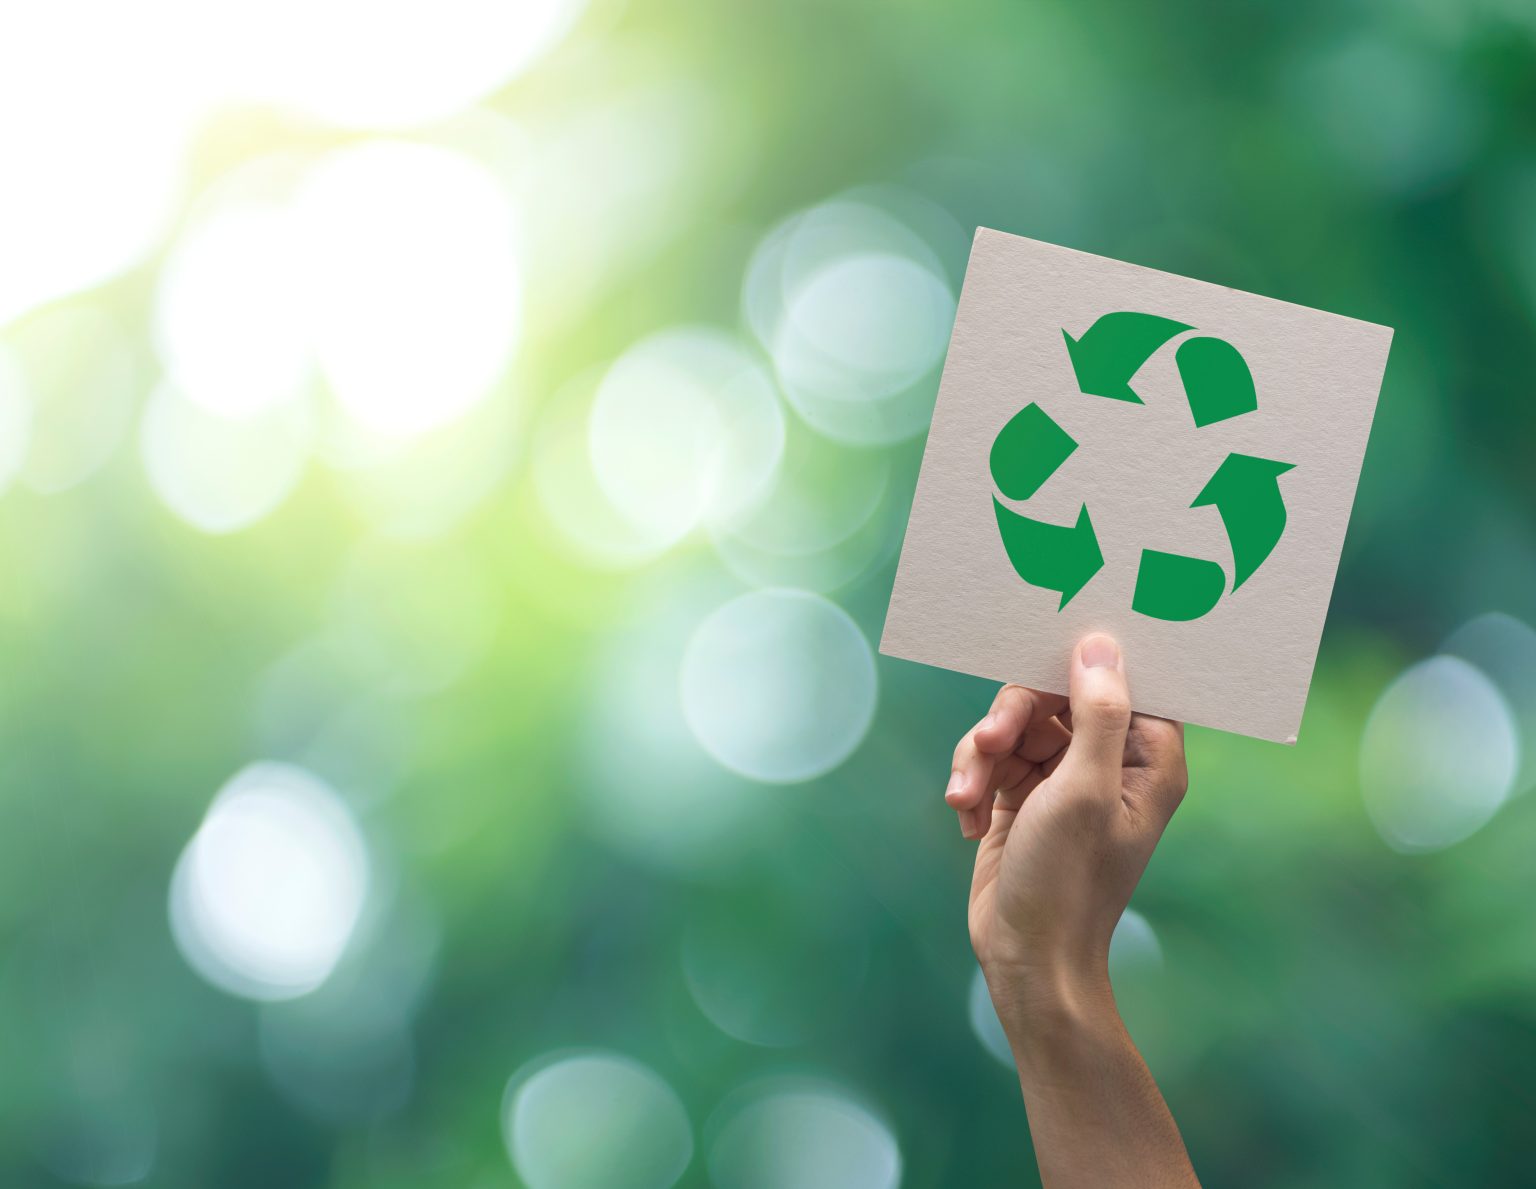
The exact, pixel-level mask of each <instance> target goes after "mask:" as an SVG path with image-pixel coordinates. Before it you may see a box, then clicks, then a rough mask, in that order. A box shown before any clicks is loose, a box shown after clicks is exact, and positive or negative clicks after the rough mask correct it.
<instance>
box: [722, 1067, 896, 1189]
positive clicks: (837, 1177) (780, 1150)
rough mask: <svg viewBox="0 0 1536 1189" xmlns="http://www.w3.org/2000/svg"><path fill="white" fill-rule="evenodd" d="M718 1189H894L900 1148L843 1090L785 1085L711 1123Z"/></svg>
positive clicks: (738, 1100)
mask: <svg viewBox="0 0 1536 1189" xmlns="http://www.w3.org/2000/svg"><path fill="white" fill-rule="evenodd" d="M710 1129H711V1131H712V1132H713V1138H712V1140H711V1142H710V1145H709V1175H710V1184H711V1185H713V1186H715V1187H716V1189H808V1187H810V1186H827V1187H828V1189H831V1187H832V1186H836V1187H837V1189H896V1186H898V1185H899V1184H900V1183H901V1172H902V1159H901V1149H900V1146H899V1145H898V1144H897V1141H896V1137H895V1135H894V1134H892V1132H891V1129H890V1128H889V1127H888V1126H887V1125H886V1124H885V1123H884V1122H883V1121H882V1120H881V1119H879V1118H878V1117H877V1116H876V1115H875V1114H874V1112H873V1111H871V1110H870V1109H869V1108H868V1107H866V1106H864V1105H863V1104H861V1103H860V1102H858V1101H857V1100H856V1099H855V1097H854V1096H853V1095H851V1094H849V1093H847V1092H846V1091H844V1090H842V1089H841V1088H840V1087H838V1086H835V1085H833V1084H831V1083H828V1082H823V1081H819V1080H809V1079H806V1080H801V1079H795V1080H786V1081H783V1082H768V1083H764V1084H762V1085H760V1086H755V1087H749V1088H748V1089H747V1090H746V1091H745V1092H743V1093H739V1094H738V1095H736V1096H735V1101H731V1102H728V1103H727V1104H726V1105H725V1106H724V1107H722V1108H721V1111H720V1118H719V1119H718V1122H717V1121H716V1120H711V1128H710Z"/></svg>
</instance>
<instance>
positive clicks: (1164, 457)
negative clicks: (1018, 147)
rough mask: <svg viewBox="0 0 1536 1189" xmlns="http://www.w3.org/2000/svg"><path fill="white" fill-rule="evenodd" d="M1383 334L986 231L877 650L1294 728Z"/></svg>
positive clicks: (1148, 708) (1255, 730)
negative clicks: (1103, 645) (1122, 690)
mask: <svg viewBox="0 0 1536 1189" xmlns="http://www.w3.org/2000/svg"><path fill="white" fill-rule="evenodd" d="M1391 340H1392V332H1391V330H1389V329H1387V328H1386V327H1383V326H1375V325H1372V324H1371V323H1368V322H1359V321H1356V320H1354V319H1352V318H1344V317H1340V316H1338V315H1336V314H1328V313H1323V312H1321V311H1318V310H1311V309H1306V308H1305V307H1303V306H1296V305H1290V304H1288V303H1286V302H1282V301H1274V300H1272V299H1270V298H1267V297H1258V296H1255V295H1254V294H1251V293H1242V292H1239V291H1237V290H1235V289H1226V288H1223V287H1222V286H1219V285H1211V284H1207V283H1205V282H1203V281H1194V280H1190V279H1188V278H1187V277H1177V276H1172V275H1170V274H1168V273H1162V272H1156V271H1154V270H1153V269H1149V268H1140V267H1138V266H1136V265H1133V264H1124V263H1122V262H1120V261H1118V260H1107V259H1104V258H1103V257H1099V256H1090V255H1087V254H1085V253H1082V252H1074V251H1071V250H1070V249H1067V248H1060V247H1056V246H1054V245H1052V244H1045V243H1039V242H1037V241H1035V240H1029V239H1023V238H1020V237H1018V236H1014V235H1006V234H1004V233H1002V232H998V231H990V230H987V229H985V228H983V229H981V230H979V231H978V232H977V233H976V241H975V244H974V245H973V246H972V249H971V259H970V264H969V266H968V268H967V270H966V275H965V286H964V289H963V290H962V292H961V295H960V306H959V310H958V312H957V313H956V317H955V329H954V334H953V337H952V338H951V339H950V345H949V356H948V358H947V360H946V362H945V365H944V377H943V380H942V381H941V382H940V385H939V396H938V404H937V407H936V408H935V409H934V414H933V425H932V428H931V430H930V432H929V435H928V444H927V448H926V450H925V451H924V454H923V466H922V472H921V474H920V476H919V478H918V484H917V495H916V499H915V501H914V502H913V506H912V517H911V520H910V522H909V524H908V526H907V536H906V541H905V543H904V544H903V546H902V552H901V562H900V565H899V567H898V569H897V573H896V585H895V589H894V590H893V591H892V593H891V605H890V610H889V612H888V614H887V616H886V621H885V635H884V638H883V639H882V641H881V645H880V649H881V651H882V652H885V653H888V654H889V655H891V656H898V657H905V658H907V659H908V660H915V661H921V662H923V663H925V664H930V665H938V666H941V667H943V668H946V669H957V670H960V671H961V672H965V673H974V674H977V675H979V676H982V677H988V678H992V679H994V680H997V681H1013V682H1018V683H1019V684H1021V685H1027V686H1030V687H1033V688H1036V689H1044V690H1051V691H1055V692H1063V691H1065V690H1066V688H1067V665H1068V661H1069V659H1070V657H1071V652H1072V648H1073V645H1074V644H1075V643H1076V641H1077V640H1078V639H1080V638H1081V637H1082V636H1084V635H1086V634H1087V633H1089V632H1092V631H1105V632H1109V633H1110V634H1112V635H1113V636H1115V637H1116V638H1117V639H1118V640H1119V641H1120V645H1121V648H1122V649H1123V650H1124V654H1125V663H1126V672H1127V675H1128V677H1129V681H1130V687H1131V699H1132V702H1133V704H1134V706H1135V708H1136V709H1137V710H1139V711H1142V712H1144V713H1148V714H1156V715H1160V716H1162V717H1165V718H1174V719H1180V720H1183V721H1187V722H1192V723H1199V724H1202V725H1205V726H1211V727H1219V728H1221V729H1222V730H1228V731H1236V732H1239V733H1241V734H1244V735H1255V736H1258V737H1259V738H1263V739H1273V740H1276V741H1280V742H1285V743H1294V742H1295V741H1296V733H1297V729H1298V727H1299V725H1300V722H1301V714H1302V709H1303V708H1304V706H1305V705H1306V700H1307V687H1308V685H1309V684H1310V683H1311V680H1312V668H1313V664H1314V662H1315V661H1316V658H1317V648H1318V641H1319V639H1320V638H1321V636H1322V630H1323V620H1324V618H1325V617H1326V615H1327V611H1328V601H1329V597H1330V595H1331V593H1332V590H1333V581H1334V576H1335V573H1336V571H1337V569H1338V563H1339V550H1340V548H1341V547H1342V545H1343V543H1344V531H1345V528H1346V527H1347V525H1348V523H1349V511H1350V506H1351V504H1352V503H1353V501H1354V494H1355V485H1356V482H1357V481H1358V479H1359V475H1360V464H1361V460H1362V459H1363V457H1364V455H1365V444H1366V438H1367V436H1368V434H1369V432H1370V427H1371V417H1372V414H1373V413H1374V411H1375V407H1376V396H1377V392H1378V391H1379V389H1380V387H1381V378H1382V372H1383V370H1384V369H1385V367H1386V362H1387V350H1388V347H1389V346H1390V344H1391Z"/></svg>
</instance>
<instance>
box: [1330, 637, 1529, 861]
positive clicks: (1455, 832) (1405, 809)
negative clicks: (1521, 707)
mask: <svg viewBox="0 0 1536 1189" xmlns="http://www.w3.org/2000/svg"><path fill="white" fill-rule="evenodd" d="M1519 762H1520V744H1519V735H1518V732H1517V729H1516V726H1515V722H1514V718H1513V716H1512V715H1511V713H1510V710H1509V705H1508V703H1507V702H1506V701H1505V700H1504V697H1503V695H1502V694H1501V693H1500V692H1499V689H1498V687H1497V686H1495V685H1494V684H1493V682H1492V681H1490V680H1489V679H1488V677H1487V675H1486V674H1484V673H1483V671H1482V670H1481V669H1478V668H1476V667H1475V666H1473V665H1470V664H1468V663H1467V662H1466V661H1464V660H1461V659H1460V658H1458V657H1452V656H1435V657H1431V658H1430V659H1428V660H1425V661H1420V662H1419V663H1418V664H1416V665H1412V666H1410V667H1409V668H1408V670H1407V671H1406V672H1404V673H1403V674H1402V675H1401V676H1399V677H1398V678H1397V680H1396V681H1394V682H1393V683H1392V684H1391V685H1390V686H1388V687H1387V689H1386V690H1385V692H1383V693H1382V695H1381V697H1380V698H1379V699H1377V702H1376V705H1375V706H1374V707H1373V708H1372V710H1371V714H1370V718H1369V719H1367V720H1366V724H1365V732H1364V734H1363V735H1362V737H1361V739H1360V789H1361V793H1362V795H1363V796H1364V798H1365V808H1366V811H1367V812H1368V813H1369V814H1370V817H1371V821H1372V823H1373V824H1374V825H1375V826H1376V830H1377V832H1378V833H1379V834H1380V835H1381V837H1382V840H1383V841H1385V842H1386V844H1387V845H1388V846H1390V847H1392V848H1393V849H1394V850H1399V851H1404V852H1407V853H1413V852H1420V851H1433V850H1440V849H1442V848H1444V847H1447V846H1450V845H1452V844H1453V843H1457V842H1460V841H1461V840H1462V839H1464V838H1467V837H1468V836H1470V835H1471V834H1474V833H1476V832H1477V831H1478V830H1480V829H1481V828H1482V827H1483V826H1484V825H1486V824H1487V822H1488V820H1489V819H1490V818H1492V817H1493V815H1494V814H1495V813H1496V812H1497V811H1498V809H1499V806H1500V805H1502V804H1503V803H1504V801H1505V799H1506V798H1507V797H1508V796H1509V792H1510V788H1511V786H1512V785H1513V783H1514V779H1515V773H1516V771H1517V769H1518V767H1519Z"/></svg>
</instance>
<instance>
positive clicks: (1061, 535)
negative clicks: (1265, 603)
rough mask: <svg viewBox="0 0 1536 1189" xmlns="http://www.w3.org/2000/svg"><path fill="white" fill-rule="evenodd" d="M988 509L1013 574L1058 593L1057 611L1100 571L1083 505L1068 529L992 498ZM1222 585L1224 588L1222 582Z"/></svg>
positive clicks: (1101, 557) (1100, 556)
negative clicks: (1012, 508)
mask: <svg viewBox="0 0 1536 1189" xmlns="http://www.w3.org/2000/svg"><path fill="white" fill-rule="evenodd" d="M992 507H993V508H994V510H995V511H996V512H997V531H998V532H999V533H1001V534H1002V538H1003V549H1004V550H1005V551H1006V552H1007V554H1008V560H1009V561H1011V562H1012V563H1013V568H1014V570H1015V571H1016V572H1017V573H1018V575H1019V577H1020V578H1022V579H1024V581H1025V582H1028V583H1029V584H1030V585H1031V586H1043V587H1044V588H1045V589H1046V590H1054V591H1059V592H1060V594H1061V603H1060V605H1059V606H1058V607H1057V608H1056V609H1057V610H1058V611H1060V610H1061V608H1062V607H1065V606H1066V605H1067V604H1068V603H1070V602H1071V601H1072V596H1073V595H1075V594H1077V592H1078V591H1080V590H1082V589H1083V587H1084V586H1086V585H1088V579H1090V578H1092V577H1093V576H1094V575H1095V574H1097V573H1098V572H1099V570H1100V569H1101V568H1102V567H1103V565H1104V555H1103V554H1102V553H1100V552H1099V539H1098V537H1096V536H1095V535H1094V532H1093V521H1091V520H1089V519H1088V505H1087V504H1084V505H1083V508H1082V511H1080V512H1079V513H1078V514H1077V523H1076V524H1075V525H1073V526H1072V527H1071V528H1067V527H1066V526H1064V525H1060V524H1047V523H1046V522H1045V521H1043V520H1031V519H1030V518H1029V517H1028V516H1020V515H1019V514H1018V513H1017V512H1013V511H1010V510H1009V509H1007V508H1005V507H1003V505H1002V502H1001V501H1000V500H998V499H996V498H994V499H993V500H992ZM1222 581H1223V584H1225V581H1226V580H1225V578H1223V580H1222Z"/></svg>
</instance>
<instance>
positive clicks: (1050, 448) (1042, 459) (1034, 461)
mask: <svg viewBox="0 0 1536 1189" xmlns="http://www.w3.org/2000/svg"><path fill="white" fill-rule="evenodd" d="M1076 449H1077V442H1076V441H1074V440H1073V438H1072V435H1070V434H1069V433H1067V431H1066V430H1064V429H1062V428H1061V426H1059V425H1057V424H1056V422H1054V421H1052V420H1051V416H1050V414H1049V413H1047V412H1046V411H1045V410H1044V409H1042V408H1041V407H1040V406H1039V405H1025V406H1024V407H1023V408H1022V409H1020V410H1019V411H1018V412H1017V413H1015V414H1014V415H1013V417H1012V418H1011V419H1010V420H1009V422H1008V424H1007V425H1005V426H1003V429H1002V432H1001V433H999V434H998V435H997V440H996V441H995V442H993V443H992V457H991V459H990V460H989V463H990V466H991V468H992V481H993V482H994V483H996V484H997V489H998V490H999V491H1001V492H1002V493H1003V494H1004V495H1005V496H1007V497H1008V498H1009V499H1011V500H1027V499H1028V498H1029V497H1030V496H1032V495H1034V494H1035V492H1037V491H1039V490H1040V485H1041V484H1042V483H1044V482H1045V481H1046V480H1047V479H1049V478H1050V477H1051V476H1052V475H1054V474H1055V473H1056V468H1057V467H1059V466H1060V465H1061V464H1062V463H1064V462H1066V461H1067V458H1068V456H1069V455H1070V454H1071V453H1072V451H1074V450H1076Z"/></svg>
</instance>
